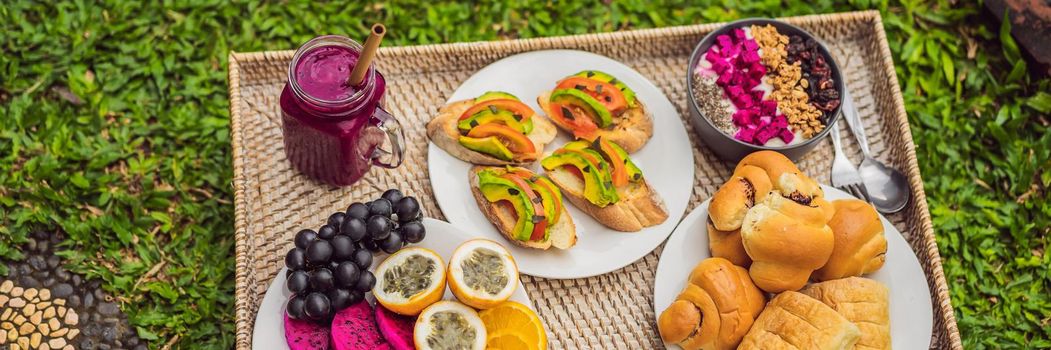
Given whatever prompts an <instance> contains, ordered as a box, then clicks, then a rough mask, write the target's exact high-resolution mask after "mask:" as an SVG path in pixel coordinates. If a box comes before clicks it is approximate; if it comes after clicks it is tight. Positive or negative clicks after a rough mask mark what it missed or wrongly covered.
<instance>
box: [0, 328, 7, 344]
mask: <svg viewBox="0 0 1051 350" xmlns="http://www.w3.org/2000/svg"><path fill="white" fill-rule="evenodd" d="M4 344H7V331H6V330H3V329H0V345H4Z"/></svg>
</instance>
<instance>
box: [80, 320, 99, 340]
mask: <svg viewBox="0 0 1051 350" xmlns="http://www.w3.org/2000/svg"><path fill="white" fill-rule="evenodd" d="M100 331H101V330H100V329H99V325H97V324H94V323H92V324H88V326H87V327H84V328H83V329H81V330H80V333H81V334H83V335H84V336H85V337H89V338H94V337H96V336H98V335H99V332H100Z"/></svg>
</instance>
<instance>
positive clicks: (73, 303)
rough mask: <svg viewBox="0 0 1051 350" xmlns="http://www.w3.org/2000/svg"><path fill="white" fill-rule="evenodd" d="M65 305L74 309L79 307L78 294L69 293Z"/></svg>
mask: <svg viewBox="0 0 1051 350" xmlns="http://www.w3.org/2000/svg"><path fill="white" fill-rule="evenodd" d="M66 305H69V307H71V308H74V309H76V308H80V296H79V295H70V296H69V298H66Z"/></svg>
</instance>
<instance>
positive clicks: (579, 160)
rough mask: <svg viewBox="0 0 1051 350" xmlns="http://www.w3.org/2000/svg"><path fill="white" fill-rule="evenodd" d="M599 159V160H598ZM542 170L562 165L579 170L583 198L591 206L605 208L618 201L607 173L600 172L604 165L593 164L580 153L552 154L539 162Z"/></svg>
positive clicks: (618, 198) (601, 163)
mask: <svg viewBox="0 0 1051 350" xmlns="http://www.w3.org/2000/svg"><path fill="white" fill-rule="evenodd" d="M599 159H601V158H599ZM540 165H541V166H543V167H544V169H546V170H548V171H550V170H554V169H557V168H558V167H560V166H563V165H570V166H573V167H576V168H577V169H580V173H581V174H583V175H584V198H585V199H587V200H588V202H591V204H594V205H597V206H599V207H605V206H607V205H609V204H610V203H616V202H617V201H618V200H620V197H619V196H617V190H616V189H615V188H613V182H612V181H611V180H610V178H609V172H608V171H600V170H599V169H601V168H600V167H605V166H609V165H605V163H603V162H600V163H599V164H593V163H591V162H590V161H588V159H587V158H586V157H584V155H583V154H582V153H580V151H571V152H564V153H559V154H553V155H551V156H548V157H547V158H544V159H543V160H541V161H540Z"/></svg>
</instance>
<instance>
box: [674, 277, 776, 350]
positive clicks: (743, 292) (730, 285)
mask: <svg viewBox="0 0 1051 350" xmlns="http://www.w3.org/2000/svg"><path fill="white" fill-rule="evenodd" d="M764 302H765V297H764V296H763V293H762V291H760V290H759V288H756V286H755V284H753V283H752V280H751V279H750V278H749V277H748V272H747V271H746V270H745V269H744V268H742V267H740V266H736V265H734V264H733V263H731V262H730V261H728V260H726V259H722V258H708V259H705V260H703V261H701V262H700V263H699V264H697V266H696V267H694V269H693V271H691V272H690V276H689V280H688V282H687V284H686V288H684V289H683V291H682V292H681V293H679V296H678V297H676V300H675V301H674V302H672V304H671V306H669V307H668V308H667V309H665V310H664V311H663V312H661V315H660V318H658V319H657V326H658V328H659V331H660V334H661V338H662V339H664V341H666V342H669V343H675V344H678V345H679V346H681V347H682V348H683V349H684V350H692V349H706V350H710V349H715V350H722V349H734V348H736V347H737V345H738V344H739V343H740V342H741V339H742V338H743V337H744V335H745V333H747V332H748V329H749V328H751V326H752V322H754V320H755V318H756V317H757V316H759V313H760V312H761V311H762V310H763V304H764Z"/></svg>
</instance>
